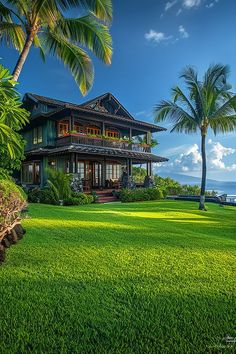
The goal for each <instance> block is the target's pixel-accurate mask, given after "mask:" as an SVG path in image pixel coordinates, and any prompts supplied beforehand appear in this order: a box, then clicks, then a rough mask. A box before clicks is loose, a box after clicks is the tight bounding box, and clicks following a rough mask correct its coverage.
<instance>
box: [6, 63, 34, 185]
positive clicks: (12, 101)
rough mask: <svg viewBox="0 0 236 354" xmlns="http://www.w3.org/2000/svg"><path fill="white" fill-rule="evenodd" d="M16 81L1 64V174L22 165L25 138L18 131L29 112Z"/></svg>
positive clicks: (26, 120)
mask: <svg viewBox="0 0 236 354" xmlns="http://www.w3.org/2000/svg"><path fill="white" fill-rule="evenodd" d="M15 85H16V82H15V81H14V80H13V78H12V76H11V74H10V72H9V70H8V69H5V68H4V67H3V66H2V65H0V176H2V177H3V178H6V175H7V173H8V172H9V171H10V170H11V169H14V168H19V167H20V161H21V160H22V158H23V149H24V140H23V139H22V137H21V135H20V134H19V133H18V131H19V130H20V129H21V128H22V127H23V126H24V125H25V124H26V123H27V122H28V117H29V113H28V112H27V111H26V110H25V109H23V108H22V107H21V101H20V95H19V93H18V92H17V91H16V90H15Z"/></svg>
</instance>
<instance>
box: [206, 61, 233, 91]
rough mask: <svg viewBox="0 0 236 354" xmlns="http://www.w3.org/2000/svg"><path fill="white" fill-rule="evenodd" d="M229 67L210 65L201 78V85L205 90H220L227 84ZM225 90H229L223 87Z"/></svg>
mask: <svg viewBox="0 0 236 354" xmlns="http://www.w3.org/2000/svg"><path fill="white" fill-rule="evenodd" d="M229 72H230V69H229V66H228V65H222V64H214V65H210V67H209V68H208V70H207V71H206V73H205V75H204V78H203V85H204V86H205V87H207V88H210V89H211V88H214V89H219V90H221V89H222V87H224V86H225V85H226V83H227V78H228V76H229ZM225 89H229V86H228V87H225Z"/></svg>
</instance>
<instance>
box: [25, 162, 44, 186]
mask: <svg viewBox="0 0 236 354" xmlns="http://www.w3.org/2000/svg"><path fill="white" fill-rule="evenodd" d="M22 183H26V184H40V162H30V163H23V165H22Z"/></svg>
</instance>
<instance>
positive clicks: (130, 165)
mask: <svg viewBox="0 0 236 354" xmlns="http://www.w3.org/2000/svg"><path fill="white" fill-rule="evenodd" d="M127 173H128V176H130V177H131V176H132V159H127Z"/></svg>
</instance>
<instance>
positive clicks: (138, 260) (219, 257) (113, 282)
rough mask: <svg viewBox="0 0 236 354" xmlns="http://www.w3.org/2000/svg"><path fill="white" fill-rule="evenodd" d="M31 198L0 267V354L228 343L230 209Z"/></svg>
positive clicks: (200, 347)
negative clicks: (34, 201) (71, 203)
mask: <svg viewBox="0 0 236 354" xmlns="http://www.w3.org/2000/svg"><path fill="white" fill-rule="evenodd" d="M208 208H209V210H208V211H207V212H199V211H198V210H197V204H195V203H190V202H175V201H161V202H144V203H135V204H119V203H117V204H106V205H89V206H81V207H55V206H46V205H30V207H29V211H30V212H29V216H30V218H28V219H26V220H24V226H25V227H26V229H27V235H26V236H25V238H24V239H23V240H22V241H21V242H20V243H18V244H17V245H16V246H13V247H11V248H10V249H9V250H8V254H7V260H6V262H5V264H4V265H3V266H1V267H0V282H1V283H0V284H1V287H0V299H1V316H0V333H1V344H0V353H3V354H8V353H34V354H35V353H50V354H54V353H174V352H175V353H204V352H212V353H218V352H219V353H220V352H227V353H228V352H235V351H236V344H234V345H228V344H225V342H224V341H223V340H222V338H223V337H225V336H226V335H230V336H233V337H236V329H235V328H236V327H235V316H236V312H235V308H236V302H235V297H234V296H235V274H236V247H235V246H236V242H235V236H236V217H235V216H236V208H233V207H224V208H222V207H219V206H218V205H213V204H209V205H208Z"/></svg>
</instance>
